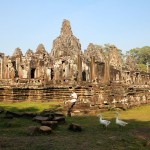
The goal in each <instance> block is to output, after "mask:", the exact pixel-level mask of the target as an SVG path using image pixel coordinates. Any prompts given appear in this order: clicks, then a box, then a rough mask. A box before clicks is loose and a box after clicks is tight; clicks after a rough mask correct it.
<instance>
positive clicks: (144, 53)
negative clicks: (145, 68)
mask: <svg viewBox="0 0 150 150" xmlns="http://www.w3.org/2000/svg"><path fill="white" fill-rule="evenodd" d="M127 53H128V54H130V55H132V56H133V57H134V58H135V59H136V62H137V64H145V65H146V63H147V62H149V63H150V47H149V46H144V47H142V48H134V49H131V50H130V51H128V52H127Z"/></svg>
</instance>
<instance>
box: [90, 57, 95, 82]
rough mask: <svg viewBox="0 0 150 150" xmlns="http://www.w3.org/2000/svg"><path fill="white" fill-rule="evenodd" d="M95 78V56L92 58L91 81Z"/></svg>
mask: <svg viewBox="0 0 150 150" xmlns="http://www.w3.org/2000/svg"><path fill="white" fill-rule="evenodd" d="M94 79H95V57H92V58H91V69H90V81H93V80H94Z"/></svg>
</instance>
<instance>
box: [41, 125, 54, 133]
mask: <svg viewBox="0 0 150 150" xmlns="http://www.w3.org/2000/svg"><path fill="white" fill-rule="evenodd" d="M39 130H40V132H42V133H51V132H52V129H51V128H50V127H48V126H40V128H39Z"/></svg>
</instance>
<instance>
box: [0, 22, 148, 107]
mask: <svg viewBox="0 0 150 150" xmlns="http://www.w3.org/2000/svg"><path fill="white" fill-rule="evenodd" d="M0 86H1V87H0V89H1V90H0V96H1V97H0V99H1V100H7V99H11V100H29V99H36V100H51V99H55V100H59V101H61V100H65V99H67V98H68V94H70V91H69V90H70V89H71V88H74V89H75V90H76V92H77V93H78V95H79V99H80V101H81V102H84V103H88V102H89V103H90V105H91V106H92V105H98V107H100V106H103V105H105V104H110V103H111V104H112V105H114V106H116V105H117V104H118V105H121V104H126V105H127V106H129V105H130V106H133V105H139V104H141V103H148V102H149V101H150V73H149V72H140V71H138V70H137V68H136V63H135V61H134V59H132V56H127V57H126V59H122V57H121V54H120V52H119V50H118V48H117V47H116V46H115V45H109V44H106V45H105V46H100V45H95V44H92V43H90V44H89V45H88V47H87V49H86V50H84V51H83V50H81V44H80V41H79V39H78V38H77V37H75V36H74V35H73V32H72V30H71V26H70V22H69V21H68V20H64V21H63V23H62V27H61V30H60V35H59V36H58V37H57V38H56V39H55V40H54V41H53V45H52V49H51V51H50V52H47V51H46V50H45V47H44V45H43V44H39V45H38V46H37V49H36V50H35V52H33V51H32V50H30V49H28V50H27V51H26V53H25V54H24V55H23V53H22V51H21V49H20V48H16V49H15V51H14V53H13V54H12V56H5V54H4V53H2V52H1V53H0ZM93 93H94V94H93ZM10 95H11V98H10ZM34 96H35V98H34Z"/></svg>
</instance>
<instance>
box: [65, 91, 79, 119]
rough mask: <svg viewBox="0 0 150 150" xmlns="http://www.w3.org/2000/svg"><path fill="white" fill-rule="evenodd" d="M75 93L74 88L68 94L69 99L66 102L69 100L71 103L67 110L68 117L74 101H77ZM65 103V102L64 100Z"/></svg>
mask: <svg viewBox="0 0 150 150" xmlns="http://www.w3.org/2000/svg"><path fill="white" fill-rule="evenodd" d="M77 97H78V96H77V93H76V92H75V91H74V90H72V93H71V95H70V98H71V99H70V100H68V101H67V102H70V103H71V106H70V108H69V109H68V111H67V115H68V116H69V117H71V112H72V109H73V107H74V105H75V104H76V101H77ZM65 103H66V102H65Z"/></svg>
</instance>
